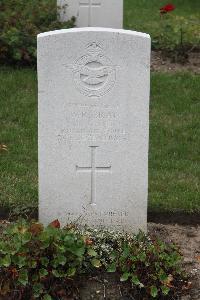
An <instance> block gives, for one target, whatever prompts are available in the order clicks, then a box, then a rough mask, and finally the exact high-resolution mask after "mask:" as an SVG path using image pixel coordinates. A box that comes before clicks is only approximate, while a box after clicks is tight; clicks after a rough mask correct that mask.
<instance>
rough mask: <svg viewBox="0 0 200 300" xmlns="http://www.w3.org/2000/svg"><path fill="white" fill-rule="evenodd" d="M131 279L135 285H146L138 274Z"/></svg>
mask: <svg viewBox="0 0 200 300" xmlns="http://www.w3.org/2000/svg"><path fill="white" fill-rule="evenodd" d="M131 281H132V283H134V284H135V285H139V286H140V287H144V285H143V284H142V283H141V282H140V280H139V278H138V277H137V276H136V275H133V276H132V278H131Z"/></svg>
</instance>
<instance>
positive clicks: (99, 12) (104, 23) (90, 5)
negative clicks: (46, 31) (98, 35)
mask: <svg viewBox="0 0 200 300" xmlns="http://www.w3.org/2000/svg"><path fill="white" fill-rule="evenodd" d="M57 5H58V6H59V7H60V9H59V15H60V20H61V21H67V20H69V19H71V17H73V16H74V17H76V26H77V27H109V28H123V0H57Z"/></svg>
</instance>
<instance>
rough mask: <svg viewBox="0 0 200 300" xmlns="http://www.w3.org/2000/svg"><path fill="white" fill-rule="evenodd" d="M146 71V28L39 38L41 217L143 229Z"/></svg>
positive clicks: (75, 31)
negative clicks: (144, 32)
mask: <svg viewBox="0 0 200 300" xmlns="http://www.w3.org/2000/svg"><path fill="white" fill-rule="evenodd" d="M149 69H150V38H149V36H148V35H147V34H143V33H137V32H133V31H125V30H114V29H112V30H111V29H103V28H82V29H70V30H60V31H54V32H47V33H43V34H40V35H39V36H38V82H39V215H40V221H42V222H44V223H45V224H47V223H49V222H50V221H52V220H54V219H57V218H58V219H59V220H60V221H61V222H62V224H63V225H64V224H66V223H69V222H78V223H80V224H82V225H84V224H87V225H89V226H105V227H107V228H114V229H120V230H122V229H124V230H126V231H137V230H138V229H139V228H140V229H143V230H146V225H147V189H148V134H149Z"/></svg>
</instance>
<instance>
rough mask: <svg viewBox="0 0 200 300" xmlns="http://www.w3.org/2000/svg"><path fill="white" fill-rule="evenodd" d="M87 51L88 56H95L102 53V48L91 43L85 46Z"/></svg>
mask: <svg viewBox="0 0 200 300" xmlns="http://www.w3.org/2000/svg"><path fill="white" fill-rule="evenodd" d="M87 50H88V52H89V53H90V54H93V55H97V54H99V53H100V52H102V47H101V45H100V44H97V43H96V42H93V43H91V44H89V45H88V46H87Z"/></svg>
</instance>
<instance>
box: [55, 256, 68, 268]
mask: <svg viewBox="0 0 200 300" xmlns="http://www.w3.org/2000/svg"><path fill="white" fill-rule="evenodd" d="M57 260H58V263H59V265H61V266H64V265H65V264H66V262H67V259H66V257H65V256H64V255H59V256H58V257H57Z"/></svg>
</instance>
